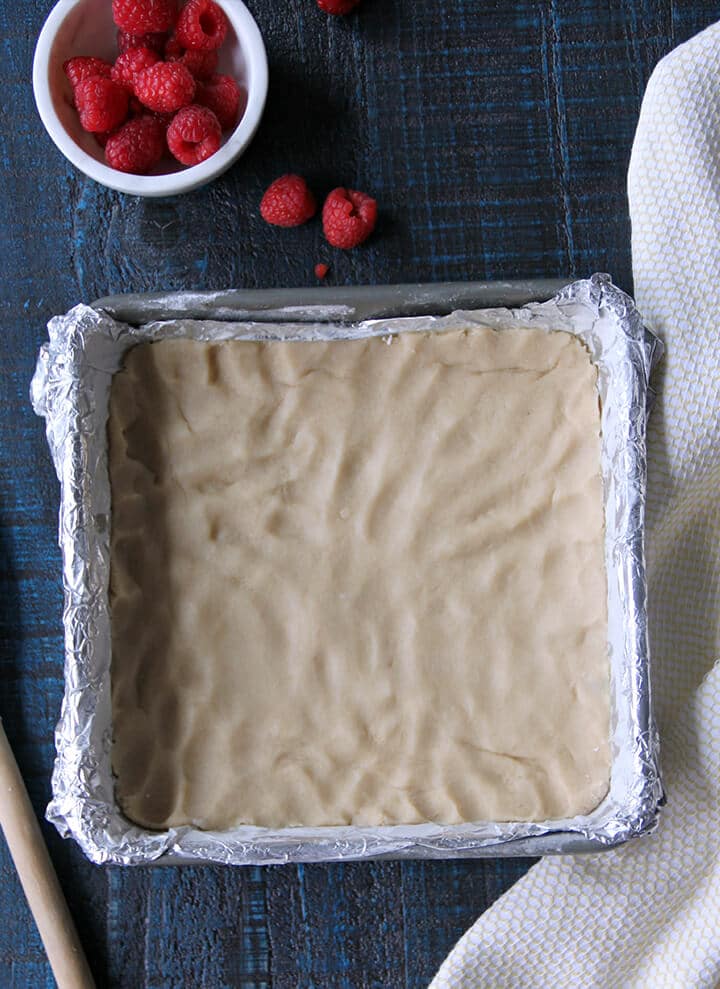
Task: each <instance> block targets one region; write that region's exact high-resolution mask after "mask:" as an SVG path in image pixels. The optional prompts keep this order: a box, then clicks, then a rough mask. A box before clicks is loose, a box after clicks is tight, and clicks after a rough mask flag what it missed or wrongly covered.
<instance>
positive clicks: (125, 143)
mask: <svg viewBox="0 0 720 989" xmlns="http://www.w3.org/2000/svg"><path fill="white" fill-rule="evenodd" d="M164 151H165V131H164V129H163V126H162V124H161V123H160V121H159V120H157V119H156V118H155V117H153V116H151V115H150V114H148V115H146V116H144V117H135V118H134V119H133V120H128V122H127V123H126V124H123V126H122V127H121V128H120V130H117V131H115V133H114V134H111V135H110V137H109V138H108V140H107V144H106V145H105V160H106V161H107V163H108V165H110V167H111V168H116V169H117V170H118V171H120V172H132V173H133V174H134V175H143V174H144V173H145V172H147V171H149V170H150V169H151V168H152V167H153V166H154V165H157V163H158V162H159V161H160V159H161V158H162V156H163V153H164Z"/></svg>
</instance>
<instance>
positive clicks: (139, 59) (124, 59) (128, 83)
mask: <svg viewBox="0 0 720 989" xmlns="http://www.w3.org/2000/svg"><path fill="white" fill-rule="evenodd" d="M157 61H159V57H158V55H157V54H156V53H155V52H154V51H150V49H149V48H131V49H130V50H129V51H126V52H124V54H122V55H119V56H118V58H117V60H116V61H115V65H113V69H112V72H111V74H110V78H111V79H114V80H115V82H117V83H119V84H120V85H121V86H124V87H125V89H127V91H128V92H129V93H132V92H134V89H133V87H134V84H135V76H136V75H137V74H138V72H142V70H143V69H147V68H148V67H149V66H151V65H155V63H156V62H157Z"/></svg>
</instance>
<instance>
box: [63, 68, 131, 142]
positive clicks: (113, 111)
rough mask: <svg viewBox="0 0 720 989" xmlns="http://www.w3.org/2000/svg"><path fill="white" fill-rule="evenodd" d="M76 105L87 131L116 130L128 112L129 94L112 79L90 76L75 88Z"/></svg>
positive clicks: (81, 122) (81, 121)
mask: <svg viewBox="0 0 720 989" xmlns="http://www.w3.org/2000/svg"><path fill="white" fill-rule="evenodd" d="M75 105H76V106H77V108H78V112H79V114H80V124H81V125H82V127H83V128H84V129H85V130H87V131H92V132H94V133H102V132H103V131H109V130H115V128H116V127H118V126H119V125H120V124H121V123H122V122H123V120H124V119H125V117H127V112H128V94H127V90H126V89H123V87H122V86H119V85H118V84H117V83H116V82H113V80H112V79H105V78H103V77H102V76H90V78H89V79H83V81H82V82H81V83H78V85H77V86H76V87H75Z"/></svg>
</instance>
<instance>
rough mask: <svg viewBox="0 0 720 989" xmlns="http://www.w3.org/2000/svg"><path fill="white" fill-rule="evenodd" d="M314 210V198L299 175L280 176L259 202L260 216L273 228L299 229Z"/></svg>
mask: <svg viewBox="0 0 720 989" xmlns="http://www.w3.org/2000/svg"><path fill="white" fill-rule="evenodd" d="M316 209H317V204H316V203H315V197H314V196H313V194H312V192H310V190H309V189H308V185H307V182H306V181H305V179H304V178H303V177H302V176H301V175H281V176H280V178H279V179H275V181H274V182H273V183H272V184H271V185H269V186H268V188H267V189H266V190H265V195H264V196H263V197H262V199H261V201H260V215H261V216H262V218H263V220H265V222H266V223H271V224H272V225H273V226H275V227H299V226H300V224H301V223H305V221H306V220H309V219H310V217H311V216H314V215H315V211H316Z"/></svg>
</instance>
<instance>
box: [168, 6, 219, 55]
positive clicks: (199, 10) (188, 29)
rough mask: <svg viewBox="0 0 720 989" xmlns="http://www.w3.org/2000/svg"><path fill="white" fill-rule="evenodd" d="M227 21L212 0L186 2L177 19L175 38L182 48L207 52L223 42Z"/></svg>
mask: <svg viewBox="0 0 720 989" xmlns="http://www.w3.org/2000/svg"><path fill="white" fill-rule="evenodd" d="M227 30H228V19H227V17H226V16H225V11H224V10H222V9H221V8H220V7H218V5H217V4H216V3H215V2H214V0H188V3H187V4H186V5H185V6H184V7H183V9H182V11H181V13H180V17H179V18H178V22H177V27H176V28H175V36H176V38H177V39H178V41H179V42H180V44H181V45H182V46H183V48H192V49H197V50H198V51H209V50H210V49H212V48H219V47H220V45H221V44H222V43H223V41H224V40H225V35H226V34H227Z"/></svg>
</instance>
